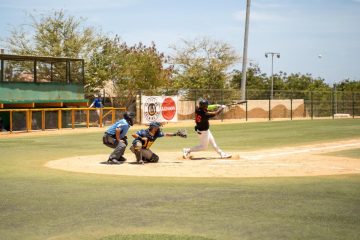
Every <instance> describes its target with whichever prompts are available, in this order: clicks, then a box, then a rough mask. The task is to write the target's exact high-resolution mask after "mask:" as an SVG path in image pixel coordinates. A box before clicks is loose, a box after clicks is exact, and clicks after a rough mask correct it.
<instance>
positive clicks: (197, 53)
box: [172, 38, 238, 89]
mask: <svg viewBox="0 0 360 240" xmlns="http://www.w3.org/2000/svg"><path fill="white" fill-rule="evenodd" d="M183 43H184V45H185V46H184V47H183V48H178V47H175V46H173V47H172V49H173V50H175V56H174V57H173V58H172V63H173V64H174V67H175V71H174V78H173V82H174V86H175V87H176V88H187V89H223V88H225V87H226V85H227V83H228V80H229V76H230V74H229V73H228V70H229V68H230V67H231V66H232V65H233V64H235V63H236V61H237V60H238V56H237V55H236V53H235V51H234V49H233V48H232V47H231V46H230V45H228V44H227V43H223V42H220V41H214V40H210V39H208V38H202V39H199V40H194V41H186V40H183Z"/></svg>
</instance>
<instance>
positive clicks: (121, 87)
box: [87, 36, 172, 106]
mask: <svg viewBox="0 0 360 240" xmlns="http://www.w3.org/2000/svg"><path fill="white" fill-rule="evenodd" d="M166 63H167V57H166V56H165V55H164V54H163V53H160V52H159V51H158V50H157V48H156V45H155V43H152V44H151V46H146V45H143V44H142V43H138V44H135V45H134V46H130V47H129V46H127V44H126V43H125V42H122V41H121V40H120V38H119V37H118V36H116V37H115V38H113V39H110V38H103V39H102V40H101V47H99V48H98V49H97V51H96V52H94V54H93V57H92V59H91V60H90V62H89V64H88V67H89V69H88V70H89V74H88V77H87V78H88V79H89V80H88V81H89V86H88V87H89V88H90V87H91V88H92V91H96V90H99V89H101V88H104V86H105V85H106V84H107V85H108V90H110V91H111V92H112V94H114V95H115V96H117V99H118V100H119V102H118V104H120V105H122V106H129V105H131V104H132V103H133V102H134V101H135V97H136V95H137V94H138V92H139V90H148V91H151V94H155V93H156V92H157V91H158V90H159V89H162V88H167V87H169V86H170V78H171V75H172V66H171V65H168V66H167V67H164V64H166ZM109 88H110V89H109Z"/></svg>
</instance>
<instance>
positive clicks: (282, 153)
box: [241, 142, 360, 160]
mask: <svg viewBox="0 0 360 240" xmlns="http://www.w3.org/2000/svg"><path fill="white" fill-rule="evenodd" d="M354 146H359V147H360V142H359V143H348V144H341V145H335V144H334V145H330V146H323V147H308V148H305V149H297V150H292V151H284V150H283V151H281V150H280V151H279V152H275V153H271V152H269V153H264V154H256V155H242V156H241V157H242V158H245V159H249V160H259V159H262V158H265V157H279V156H286V155H292V154H297V153H310V152H317V151H323V150H329V149H331V150H333V149H337V148H344V147H354Z"/></svg>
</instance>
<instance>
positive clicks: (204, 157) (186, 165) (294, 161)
mask: <svg viewBox="0 0 360 240" xmlns="http://www.w3.org/2000/svg"><path fill="white" fill-rule="evenodd" d="M355 148H360V139H352V140H347V141H336V142H328V143H321V144H313V145H303V146H297V147H286V148H278V149H269V150H262V151H253V152H232V154H233V157H232V158H231V159H220V158H219V157H218V156H217V154H216V152H214V151H212V152H195V153H192V154H191V158H190V159H187V160H184V159H182V153H181V151H180V150H179V152H160V153H158V155H159V156H160V161H159V162H158V163H152V164H145V165H138V164H135V157H134V155H133V154H131V153H129V152H128V153H127V154H125V157H126V158H127V159H128V161H126V162H125V163H123V164H121V165H108V164H106V162H105V160H106V159H107V157H108V155H92V156H80V157H72V158H64V159H59V160H54V161H50V162H48V163H46V167H49V168H54V169H60V170H65V171H71V172H83V173H95V174H112V175H124V176H154V177H283V176H319V175H337V174H360V161H359V159H353V158H345V157H333V156H325V155H321V154H324V153H328V152H335V151H340V150H348V149H355Z"/></svg>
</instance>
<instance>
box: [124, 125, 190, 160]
mask: <svg viewBox="0 0 360 240" xmlns="http://www.w3.org/2000/svg"><path fill="white" fill-rule="evenodd" d="M160 127H161V123H159V122H151V123H150V125H149V128H148V129H146V130H145V129H143V130H139V131H137V132H136V133H134V134H133V135H132V136H133V137H134V138H135V139H134V141H133V143H132V146H131V147H130V150H131V151H132V152H133V153H134V154H135V156H136V162H137V163H139V164H144V162H150V163H156V162H158V161H159V156H158V155H156V154H155V153H153V152H152V151H151V150H150V147H151V145H152V144H153V143H154V142H155V141H156V139H157V138H160V137H164V136H167V137H173V136H180V137H183V138H186V137H187V134H186V130H184V129H181V130H178V131H177V132H175V133H164V132H162V131H161V129H160Z"/></svg>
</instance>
